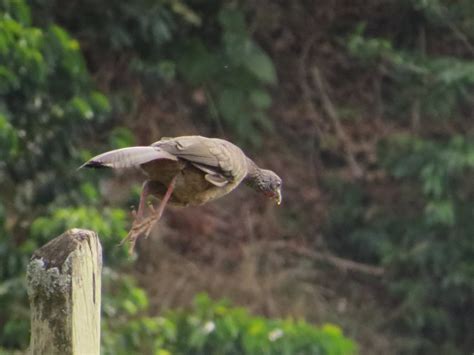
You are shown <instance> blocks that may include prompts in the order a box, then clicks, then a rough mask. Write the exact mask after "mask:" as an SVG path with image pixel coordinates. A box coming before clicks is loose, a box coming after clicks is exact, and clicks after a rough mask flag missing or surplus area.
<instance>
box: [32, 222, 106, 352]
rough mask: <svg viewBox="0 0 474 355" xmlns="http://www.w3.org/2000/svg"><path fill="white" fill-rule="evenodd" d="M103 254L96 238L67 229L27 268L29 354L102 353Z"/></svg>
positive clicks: (86, 232)
mask: <svg viewBox="0 0 474 355" xmlns="http://www.w3.org/2000/svg"><path fill="white" fill-rule="evenodd" d="M101 269H102V248H101V245H100V242H99V238H98V237H97V234H96V233H95V232H92V231H89V230H83V229H71V230H69V231H67V232H65V233H64V234H62V235H60V236H59V237H57V238H55V239H53V240H51V241H50V242H49V243H47V244H46V245H44V246H43V247H41V248H40V249H38V250H37V251H35V253H34V254H33V257H32V259H31V262H30V264H29V265H28V272H27V278H28V295H29V298H30V307H31V341H30V354H34V355H36V354H42V355H43V354H47V355H55V354H61V355H63V354H64V355H69V354H74V355H79V354H80V355H85V354H87V355H89V354H91V355H92V354H97V355H98V354H99V353H100V289H101Z"/></svg>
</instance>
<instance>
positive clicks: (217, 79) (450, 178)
mask: <svg viewBox="0 0 474 355" xmlns="http://www.w3.org/2000/svg"><path fill="white" fill-rule="evenodd" d="M368 3H370V4H371V5H372V7H370V6H369V5H367V8H368V9H369V10H370V11H369V10H368V12H367V13H366V12H364V13H363V14H362V15H361V13H360V12H358V11H357V10H354V9H353V8H352V7H349V6H348V9H347V11H348V13H351V11H353V12H354V16H352V17H351V16H346V14H345V12H344V7H341V8H340V9H339V8H335V9H331V11H332V12H330V13H333V14H335V15H334V16H335V17H334V18H335V19H336V20H337V21H338V22H337V23H336V25H334V24H333V23H331V25H328V26H326V27H324V25H323V23H324V21H321V22H318V23H317V24H320V25H321V28H322V29H323V30H322V31H326V32H325V33H324V35H321V36H327V38H325V40H327V42H328V43H330V44H331V45H334V43H337V45H334V46H336V47H337V51H335V52H333V53H331V54H332V56H331V55H329V57H331V58H338V60H339V61H342V60H341V59H340V58H341V57H343V58H344V59H345V60H346V64H345V65H344V66H343V70H341V73H338V72H336V73H334V72H331V73H330V74H329V75H327V76H328V77H331V83H332V84H333V86H334V89H333V91H331V93H332V94H334V97H335V101H336V104H339V105H336V106H339V107H337V114H340V115H341V117H342V126H343V127H344V128H345V129H346V133H345V134H346V136H348V137H349V138H350V139H353V140H354V141H357V137H358V134H359V132H358V131H357V127H356V126H364V124H368V122H369V121H370V119H369V118H368V117H366V116H369V115H360V116H361V117H358V118H356V119H355V120H354V118H353V117H352V116H354V113H353V112H359V111H361V112H362V111H364V110H367V112H370V114H371V115H373V116H377V117H378V118H379V119H380V122H379V123H378V124H379V126H378V127H379V128H378V130H379V131H380V132H384V133H383V134H381V135H380V138H378V139H375V140H374V141H375V143H374V145H373V147H371V148H372V150H373V152H372V153H373V154H374V156H375V158H374V162H371V163H367V164H364V163H365V161H364V159H363V157H362V158H359V157H358V156H357V157H356V158H357V159H359V163H360V165H361V167H362V168H363V170H364V173H365V175H366V176H369V175H370V173H372V172H377V173H378V175H377V176H382V178H381V179H382V181H380V180H378V181H376V182H373V181H370V180H368V179H367V180H361V179H347V178H345V177H344V176H343V174H341V175H342V177H337V176H336V175H337V174H330V173H332V171H331V167H334V165H337V164H339V163H340V162H339V161H338V160H337V159H334V157H338V156H339V151H340V150H341V148H340V146H339V145H335V146H333V145H325V144H323V142H325V141H326V142H327V141H330V139H329V138H331V137H332V136H331V137H319V138H320V141H318V142H317V143H319V145H318V144H317V143H316V146H317V149H318V150H319V151H320V152H321V160H322V164H323V165H324V166H325V168H326V170H328V171H329V173H328V174H327V175H325V174H324V172H323V173H321V176H322V179H321V185H322V188H323V189H324V190H325V191H324V193H325V194H326V196H327V198H326V199H324V200H325V201H326V205H325V206H324V208H325V209H326V210H327V217H326V218H325V220H324V221H323V223H322V226H321V231H322V232H323V234H324V235H325V236H327V239H326V241H325V242H326V244H327V247H328V248H329V249H330V250H331V252H333V253H335V254H337V255H339V256H340V257H345V258H347V259H351V260H355V261H358V262H364V263H368V264H372V265H377V266H383V267H384V270H385V274H384V278H383V280H381V281H379V282H380V283H379V286H381V287H383V288H384V289H386V290H387V295H388V298H389V299H388V300H383V302H387V303H388V304H389V305H388V306H387V305H386V307H387V308H388V309H387V312H388V311H391V312H390V315H389V316H387V317H386V318H387V319H386V324H385V326H386V327H388V328H390V329H391V330H392V332H393V333H396V334H401V335H402V336H403V337H404V339H406V340H407V341H406V343H405V344H403V346H400V348H399V349H398V348H397V349H396V351H399V352H404V353H410V354H422V353H424V354H426V353H447V354H448V353H449V354H458V353H459V354H461V353H466V352H469V351H472V346H473V344H474V335H473V332H472V331H471V328H472V314H474V300H473V298H472V295H473V294H474V262H473V260H474V242H473V235H474V218H473V217H474V202H473V201H474V188H473V186H474V185H473V184H472V181H473V177H474V169H473V168H474V144H473V142H474V140H473V135H474V131H473V129H474V125H473V121H472V118H473V117H472V112H473V109H474V101H473V98H474V95H473V93H474V62H473V58H474V44H473V43H474V7H473V6H472V4H471V1H470V0H463V1H457V2H451V1H447V0H404V1H398V2H395V3H390V4H387V6H385V7H384V8H383V9H380V8H377V5H376V4H375V1H369V2H368ZM295 4H296V5H295ZM259 6H261V7H262V8H260V9H259V8H258V7H259ZM265 6H269V5H268V4H267V3H266V2H262V3H261V5H255V4H253V2H250V1H240V2H239V1H236V2H234V1H224V2H213V1H198V0H193V1H184V0H161V1H152V0H139V1H133V2H130V1H122V0H120V1H116V0H115V1H112V0H102V1H92V0H80V1H79V0H75V1H70V2H68V3H67V4H64V3H63V2H60V1H57V0H30V1H26V0H0V156H1V159H0V186H1V188H0V235H1V238H0V279H1V280H2V282H1V284H0V348H4V349H10V350H15V349H25V348H26V346H27V345H28V336H29V334H28V331H29V330H28V329H29V315H28V308H27V304H28V303H27V297H26V291H25V285H24V282H25V280H24V270H25V266H26V264H27V262H28V259H29V256H30V255H31V253H32V252H33V250H35V249H36V248H37V247H39V246H40V245H42V244H44V243H45V242H46V241H47V240H49V239H50V238H51V237H53V236H55V235H59V234H61V233H62V232H63V231H64V230H65V229H67V228H70V227H82V228H90V229H93V230H95V231H97V232H98V233H99V235H100V236H101V240H102V243H103V246H104V252H105V255H104V257H105V265H106V267H105V269H104V304H103V314H104V322H103V330H104V336H103V343H104V353H130V352H141V353H157V354H162V355H163V354H168V353H170V354H174V353H183V354H187V353H189V354H191V353H192V354H198V353H203V354H204V353H225V354H227V353H228V354H233V353H248V354H252V353H256V352H255V351H254V349H259V352H263V353H268V354H270V353H271V354H294V353H303V354H308V353H321V354H348V353H353V352H354V351H355V346H354V345H353V344H352V342H350V341H349V340H347V339H346V338H344V337H343V336H342V335H341V334H340V330H339V328H337V327H335V326H332V325H327V326H323V327H322V328H314V327H312V326H310V325H308V324H306V323H304V322H300V321H291V320H283V321H276V320H271V319H265V318H260V317H254V316H251V315H249V314H248V313H247V312H246V311H245V310H243V309H234V308H232V307H229V306H228V305H227V304H225V303H213V302H211V301H210V300H209V299H207V298H206V297H205V296H200V297H198V298H196V301H195V308H193V309H191V310H187V311H179V310H178V311H173V310H172V311H169V313H168V314H165V315H163V316H162V317H158V318H156V317H151V316H150V315H149V314H148V312H147V307H148V303H149V301H148V297H147V295H146V292H145V291H144V290H142V289H141V288H139V287H137V286H136V282H135V281H134V279H133V277H132V276H130V275H128V276H124V274H125V272H124V269H126V268H129V267H130V265H129V260H127V258H126V253H125V251H124V249H123V248H121V247H118V246H117V244H118V242H119V241H120V240H121V239H122V238H123V237H124V236H125V234H126V230H127V223H128V222H127V221H128V219H129V218H128V217H127V213H126V211H127V205H128V204H129V203H130V202H133V201H135V200H136V195H133V196H130V197H129V198H128V200H127V201H124V202H123V204H122V205H121V206H117V205H112V204H111V203H110V205H109V202H105V204H104V202H103V201H104V200H105V201H107V199H106V198H105V196H104V195H103V194H102V192H101V190H100V189H99V186H100V183H99V176H98V175H96V174H93V173H88V174H80V173H77V172H76V168H77V167H78V166H79V165H80V164H81V163H82V162H83V161H84V160H85V159H86V158H88V157H90V156H91V154H92V152H90V151H89V150H88V149H92V147H94V145H95V146H96V147H94V152H96V148H97V146H100V145H105V147H103V148H104V149H106V148H118V147H123V146H126V145H129V144H132V143H133V142H134V132H132V131H131V130H130V129H129V128H125V127H126V125H125V124H124V122H125V121H126V120H125V119H123V118H122V117H126V116H127V114H129V113H130V112H134V111H135V110H136V109H137V107H136V106H137V105H138V103H137V102H136V101H138V100H135V99H137V96H134V95H135V94H134V90H135V89H136V87H137V86H138V87H140V91H141V92H142V93H143V94H144V96H145V99H151V98H152V97H153V96H154V95H155V93H157V92H158V93H159V92H165V91H166V90H169V89H170V88H171V87H177V86H181V87H185V90H188V92H192V93H194V94H196V93H197V94H199V95H195V96H197V97H198V99H196V100H195V101H197V103H196V102H194V103H193V105H194V108H195V109H196V111H199V114H200V120H201V123H202V124H203V125H206V126H207V127H210V129H209V130H210V131H211V132H222V130H224V131H226V132H230V134H231V135H232V136H233V137H234V138H235V140H237V141H240V142H241V143H242V144H243V145H245V146H247V147H254V148H255V147H259V146H262V145H264V143H265V142H264V139H263V138H266V137H269V136H270V135H271V134H272V133H275V132H277V136H278V137H280V139H281V140H282V141H281V142H278V143H279V145H280V146H283V147H286V146H294V147H299V145H304V144H306V143H305V142H303V140H302V139H301V138H298V139H296V140H295V141H289V139H287V140H283V139H284V138H281V137H289V136H290V135H289V134H288V131H290V130H292V129H293V128H294V127H293V124H294V125H297V124H299V123H300V122H293V123H288V122H287V121H290V120H291V119H292V118H283V119H281V122H280V121H278V122H277V120H276V119H274V120H271V119H270V118H269V114H268V111H271V110H272V108H273V107H275V109H274V111H273V114H274V115H275V117H280V118H281V116H282V115H284V114H285V113H284V112H286V111H285V110H284V109H286V108H287V107H282V106H281V105H280V103H279V102H277V100H273V99H272V94H273V90H282V92H283V93H284V95H280V96H279V97H280V98H281V97H283V96H285V95H292V98H291V99H292V100H293V101H284V100H280V101H282V102H293V103H300V101H298V100H301V97H304V95H302V94H300V93H299V92H297V91H295V90H294V88H293V87H292V86H290V85H289V84H288V82H290V81H296V80H299V79H298V78H297V77H298V75H295V73H294V69H293V68H292V67H289V64H288V63H290V62H289V61H288V60H287V61H286V62H285V60H283V59H280V55H279V54H278V53H280V54H281V56H283V55H284V54H283V53H282V52H278V50H279V49H277V48H276V47H277V42H278V41H277V40H276V38H278V36H279V35H280V34H281V33H284V29H280V31H274V32H271V34H270V35H268V36H267V33H263V32H264V30H261V29H260V32H259V25H260V24H259V23H258V21H255V17H254V16H257V15H255V14H254V13H253V12H252V11H253V10H255V11H256V12H258V11H260V12H262V11H263V12H265V14H268V13H270V12H271V11H270V10H268V11H266V10H267V9H266V8H265ZM279 6H281V8H282V10H281V11H282V12H284V14H285V16H283V18H284V19H286V16H288V18H289V19H290V20H291V16H295V15H294V13H292V11H293V10H292V9H293V8H291V6H294V7H297V6H300V7H301V8H302V9H303V13H305V14H306V15H307V16H308V17H309V16H311V14H312V13H313V8H312V7H311V6H312V5H309V2H304V1H297V2H294V4H293V5H288V6H289V7H288V8H286V7H285V6H286V5H279ZM324 6H331V5H330V4H329V5H324ZM324 6H323V7H324ZM364 6H365V5H360V7H361V8H364ZM255 7H257V9H255ZM373 8H377V9H378V10H377V11H378V12H377V11H373V10H372V9H373ZM262 9H263V10H262ZM323 10H324V9H320V12H321V13H322V14H325V12H324V11H323ZM339 13H340V15H338V14H339ZM251 20H253V21H251ZM301 20H302V19H301V18H298V19H297V20H296V21H294V23H291V26H298V25H299V23H300V22H301V23H302V24H301V26H304V25H305V24H304V23H305V22H304V21H301ZM336 20H334V21H336ZM282 21H283V20H282ZM262 26H263V25H262ZM306 26H307V24H306ZM315 26H317V25H315ZM288 27H290V25H288ZM317 28H319V27H317ZM257 38H258V39H259V40H257ZM269 38H270V39H269ZM274 38H275V39H274ZM291 38H292V40H295V41H298V40H299V41H301V42H303V41H304V38H297V36H293V37H291ZM298 43H299V42H298ZM278 46H280V47H281V48H283V47H284V45H283V44H282V43H281V42H278ZM273 47H275V48H273ZM280 47H279V48H280ZM289 47H290V48H291V50H289V53H290V54H289V55H288V57H289V58H291V57H294V51H298V50H299V49H298V48H297V47H298V46H296V45H295V46H294V45H293V44H292V45H290V46H289ZM302 47H303V46H302ZM320 47H321V52H324V51H327V48H328V46H326V47H325V46H320ZM263 48H265V49H266V50H264V49H263ZM318 50H319V48H318ZM268 53H272V54H273V55H269V54H268ZM275 53H276V54H275ZM324 53H326V52H324ZM310 54H311V53H310ZM315 57H317V54H316V55H315ZM117 58H119V59H117ZM314 61H315V62H317V63H318V65H319V67H320V69H323V72H324V65H325V64H326V63H325V62H324V61H323V60H319V59H315V60H314ZM116 62H125V65H124V66H123V67H120V66H118V65H117V64H116ZM310 62H311V61H310ZM104 63H106V64H104ZM110 63H113V64H110ZM330 64H331V63H330ZM114 65H117V66H114ZM305 65H308V66H310V65H311V64H310V63H307V64H305ZM285 66H288V67H285ZM104 67H105V68H109V69H108V70H110V71H114V70H115V71H116V72H113V73H112V74H111V75H112V76H114V80H110V82H107V83H106V84H107V85H105V84H104V83H102V82H100V81H97V80H96V78H95V77H93V76H92V75H91V73H93V74H96V75H98V73H100V72H101V71H103V70H107V69H104ZM328 67H331V66H330V65H329V64H328ZM277 69H278V72H279V74H281V75H282V76H284V77H285V80H287V81H288V82H282V80H281V79H280V80H277ZM360 82H370V83H371V85H368V86H367V87H365V88H364V90H363V91H364V94H365V96H364V95H362V93H361V90H360V87H358V86H355V85H358V84H359V83H360ZM99 85H103V86H104V87H105V89H106V91H107V92H106V94H104V92H101V90H99V89H98V86H99ZM345 85H347V86H348V87H349V92H351V95H347V94H346V95H344V94H341V97H339V96H338V95H337V89H341V91H342V92H346V93H347V92H348V91H347V86H345ZM351 85H353V86H351ZM343 89H345V91H344V90H343ZM353 95H355V97H356V101H357V102H358V105H360V106H361V107H363V108H360V107H356V108H354V107H352V106H351V105H354V99H353ZM357 95H360V96H357ZM190 96H192V95H190ZM366 96H370V97H371V98H373V100H372V101H370V104H367V103H365V102H363V100H364V99H366ZM306 99H307V98H306ZM346 99H347V102H346ZM316 101H317V100H316ZM279 105H280V106H279ZM364 105H366V106H364ZM295 106H296V104H295ZM321 106H324V104H321ZM373 106H377V108H374V107H373ZM203 108H204V109H203ZM202 110H204V112H202ZM321 111H324V110H323V109H321ZM375 111H376V112H375ZM347 112H352V116H350V115H349V114H347V117H346V116H345V113H347ZM322 116H323V115H322ZM303 118H304V117H301V118H300V117H299V116H298V117H297V118H294V120H295V121H296V120H297V119H298V120H299V121H304V120H303ZM151 119H153V118H150V120H151ZM285 124H286V126H285ZM380 125H381V126H383V128H380ZM128 127H130V125H129V126H128ZM275 127H278V128H279V131H278V130H277V129H276V128H275ZM310 130H311V129H308V128H306V127H305V128H304V133H307V131H310ZM379 131H376V130H373V129H371V130H370V132H371V133H373V135H377V134H379ZM216 134H217V133H216ZM328 136H330V135H328ZM99 137H100V138H99ZM103 137H109V138H108V141H104V139H103ZM155 138H158V137H155ZM325 138H326V140H325ZM361 140H363V139H361ZM356 145H357V144H355V143H354V146H356ZM273 146H275V144H274V145H273ZM295 149H296V150H297V149H298V148H295ZM262 154H265V153H262ZM295 157H297V158H295ZM297 159H299V156H298V155H296V154H295V155H294V156H293V157H292V159H288V160H297ZM331 159H334V160H336V161H337V162H336V164H334V162H333V161H331ZM304 164H309V163H308V162H304ZM305 168H306V165H305ZM334 171H336V169H334ZM290 173H291V171H290V172H288V175H287V176H289V175H290ZM335 176H336V177H335ZM300 200H301V196H296V197H295V196H293V197H292V196H290V198H289V201H288V202H287V203H288V204H289V205H291V203H293V204H297V203H298V201H300ZM302 213H303V212H302ZM304 213H307V214H308V220H313V218H314V215H316V212H315V211H314V210H312V209H310V208H308V209H307V211H304ZM304 220H305V219H304V218H301V221H304ZM295 223H300V224H302V223H304V222H295ZM296 228H299V229H301V230H302V231H303V233H305V231H306V230H305V229H304V228H305V226H303V225H297V226H296ZM314 247H315V248H317V246H314ZM383 302H381V303H383ZM392 309H394V310H395V311H392ZM383 317H384V318H385V314H384V315H383ZM183 339H186V341H183ZM262 349H265V351H266V352H264V351H263V350H262Z"/></svg>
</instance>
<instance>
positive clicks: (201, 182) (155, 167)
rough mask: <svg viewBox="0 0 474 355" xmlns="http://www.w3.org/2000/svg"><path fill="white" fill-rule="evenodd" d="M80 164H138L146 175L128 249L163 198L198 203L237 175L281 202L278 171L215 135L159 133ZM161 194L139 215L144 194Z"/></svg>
mask: <svg viewBox="0 0 474 355" xmlns="http://www.w3.org/2000/svg"><path fill="white" fill-rule="evenodd" d="M81 167H89V168H102V167H108V168H128V167H140V168H141V169H142V170H143V171H144V172H145V174H146V175H147V176H148V179H147V180H146V181H145V182H144V183H143V187H142V192H141V195H140V202H139V205H138V212H137V213H135V220H134V222H133V225H132V229H131V230H130V232H129V234H128V236H127V238H126V239H125V240H124V241H129V242H130V244H131V249H130V250H131V251H133V248H134V245H135V242H136V239H137V237H138V236H140V235H141V234H144V235H145V236H148V235H149V233H150V231H151V228H152V227H153V225H154V224H155V223H156V222H157V221H158V220H159V219H160V218H161V215H162V213H163V210H164V208H165V206H166V204H167V203H168V201H169V202H170V203H172V204H174V205H178V206H193V205H202V204H204V203H206V202H208V201H211V200H215V199H218V198H219V197H222V196H224V195H226V194H228V193H229V192H230V191H232V190H233V189H235V188H236V187H237V186H238V185H239V184H240V183H241V182H242V181H244V182H245V183H246V184H247V185H248V186H250V187H252V188H253V189H255V190H256V191H259V192H261V193H263V194H264V195H265V196H267V197H269V198H272V199H274V200H275V201H276V203H277V204H280V203H281V184H282V181H281V179H280V177H279V176H278V175H277V174H275V173H274V172H273V171H271V170H266V169H261V168H259V167H258V166H257V165H256V164H255V163H254V162H253V161H252V160H251V159H250V158H248V157H247V156H246V155H245V154H244V152H242V150H241V149H240V148H239V147H237V146H236V145H234V144H232V143H230V142H228V141H226V140H223V139H218V138H207V137H202V136H182V137H176V138H162V139H161V140H159V141H158V142H155V143H153V144H152V145H150V146H139V147H130V148H122V149H116V150H112V151H110V152H106V153H103V154H100V155H98V156H96V157H94V158H92V159H90V160H89V161H88V162H86V163H85V164H84V165H82V166H81ZM150 195H151V196H155V197H157V198H159V199H161V202H160V205H159V207H158V209H156V210H155V209H154V208H153V207H152V206H150V208H151V210H152V214H151V215H150V216H149V217H145V207H146V201H147V198H148V196H150Z"/></svg>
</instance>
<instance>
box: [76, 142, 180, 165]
mask: <svg viewBox="0 0 474 355" xmlns="http://www.w3.org/2000/svg"><path fill="white" fill-rule="evenodd" d="M157 159H167V160H174V161H176V160H178V158H176V157H175V156H174V155H172V154H170V153H169V152H167V151H165V150H162V149H160V148H158V147H151V146H147V147H129V148H122V149H116V150H111V151H110V152H106V153H103V154H100V155H97V156H95V157H93V158H92V159H90V160H89V161H88V162H86V163H85V164H83V165H82V166H81V167H80V168H82V167H89V168H99V167H107V168H129V167H138V166H140V165H141V164H145V163H148V162H150V161H152V160H157Z"/></svg>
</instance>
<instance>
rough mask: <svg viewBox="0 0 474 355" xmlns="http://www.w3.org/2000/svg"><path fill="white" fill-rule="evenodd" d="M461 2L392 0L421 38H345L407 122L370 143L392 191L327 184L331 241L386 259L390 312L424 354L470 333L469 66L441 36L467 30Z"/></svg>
mask: <svg viewBox="0 0 474 355" xmlns="http://www.w3.org/2000/svg"><path fill="white" fill-rule="evenodd" d="M466 6H467V3H462V2H460V3H458V4H456V5H448V4H445V2H443V1H441V2H439V1H412V2H408V3H405V4H403V5H400V6H396V7H397V8H398V11H401V12H402V13H403V14H404V16H405V17H409V16H417V18H418V20H419V21H418V22H416V26H418V27H417V28H418V35H419V36H420V38H421V41H422V43H420V42H415V43H413V33H412V32H405V31H404V29H403V28H400V29H399V32H398V33H393V34H392V35H393V37H390V36H389V35H387V36H386V37H384V38H380V37H373V36H372V37H371V36H370V34H367V33H364V30H365V26H359V27H358V29H357V30H356V32H355V33H354V34H353V35H351V36H350V37H349V39H348V42H347V43H348V49H349V51H350V53H351V55H352V56H353V57H354V58H355V59H357V60H358V65H359V66H360V68H363V69H365V68H369V70H372V68H377V69H378V75H380V76H381V77H382V80H383V82H382V87H381V94H382V98H381V99H382V100H383V105H384V106H383V107H384V109H385V110H386V116H387V117H388V118H389V119H390V120H393V121H398V123H397V124H399V125H403V126H406V125H407V124H409V125H410V126H411V127H410V128H411V130H408V129H407V130H406V131H405V133H400V134H394V135H391V136H390V137H388V138H387V139H385V140H383V141H381V142H380V143H379V147H378V161H379V162H380V167H381V168H383V169H384V170H385V171H386V173H387V174H388V175H389V176H390V177H391V178H392V179H393V180H392V187H391V189H394V190H395V191H401V192H398V193H397V194H396V197H395V195H392V192H391V191H389V190H387V191H386V192H385V193H387V195H389V196H392V198H389V199H385V198H383V197H382V198H381V199H380V200H377V198H378V196H376V197H375V199H374V200H371V199H372V198H373V197H371V196H369V195H368V194H367V190H366V191H364V190H363V189H362V188H361V186H357V185H356V184H349V185H346V186H345V187H342V186H339V187H335V190H334V192H335V195H334V196H336V197H337V198H336V201H337V202H336V203H335V204H334V206H333V213H332V214H331V215H332V217H331V219H332V220H331V221H330V223H329V231H328V233H330V234H332V235H337V236H339V237H340V238H341V240H340V241H338V242H334V244H337V245H335V247H337V248H341V249H340V250H341V252H343V253H346V254H347V255H359V257H361V259H363V260H366V261H370V262H378V263H381V264H383V265H385V266H386V267H387V269H388V270H389V271H390V277H389V280H388V289H389V290H390V291H391V292H392V295H393V296H394V299H396V300H398V301H397V303H398V308H397V310H398V312H397V315H396V320H397V321H399V322H398V324H399V325H401V329H404V330H405V331H406V332H407V333H406V334H408V333H411V332H414V334H417V335H418V334H419V336H417V337H415V340H414V341H413V343H411V345H410V347H409V349H410V351H421V352H423V353H430V352H439V351H440V350H439V346H442V349H443V350H442V351H441V352H442V353H456V351H458V350H456V349H459V348H462V347H463V346H466V345H467V344H469V343H471V344H472V342H473V341H474V338H473V337H472V336H471V335H468V334H469V333H472V332H470V331H469V328H470V327H471V326H470V323H472V321H471V319H470V318H471V314H472V312H473V311H474V303H473V301H472V299H470V297H469V296H468V295H469V294H473V292H474V269H473V267H472V265H473V264H472V260H473V258H474V243H473V239H472V236H473V235H474V221H473V219H472V212H473V211H474V203H473V197H474V190H473V189H472V183H471V182H472V178H473V176H474V145H473V136H472V122H469V120H472V117H468V116H470V114H467V116H464V112H466V111H465V110H466V109H468V108H469V107H470V109H471V110H472V104H473V101H472V93H473V92H474V65H473V62H472V56H470V58H471V60H468V59H463V58H462V57H458V56H455V55H450V54H449V50H450V48H449V45H450V43H451V42H449V41H455V40H458V41H459V40H460V39H459V35H461V36H466V37H463V38H464V39H465V40H467V39H468V38H469V39H471V40H472V39H473V38H474V27H473V25H474V22H473V18H472V11H471V12H470V11H469V10H468V9H467V7H466ZM402 17H403V16H402ZM453 26H454V27H455V31H454V32H453ZM457 26H459V27H457ZM440 29H443V30H446V32H444V35H443V36H439V30H440ZM438 36H439V37H438ZM432 41H438V42H439V41H442V42H448V43H447V44H445V45H446V47H445V50H444V52H445V54H443V55H435V54H432V55H430V54H429V53H427V49H426V46H427V43H433V42H432ZM395 43H397V45H396V44H395ZM438 45H439V43H438ZM446 48H449V49H446ZM466 49H467V52H469V51H471V52H472V48H470V49H469V48H466ZM471 54H472V53H471ZM466 58H469V56H466ZM468 110H469V109H468ZM400 121H401V122H400ZM458 125H459V126H458ZM448 127H450V129H448ZM461 127H471V131H469V129H468V130H465V129H463V128H461ZM459 128H461V129H459ZM333 187H334V184H333ZM389 189H390V188H389ZM367 206H371V207H370V208H371V210H372V212H373V213H371V215H370V217H368V215H367ZM355 250H357V252H354V251H355ZM458 347H459V348H458Z"/></svg>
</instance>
